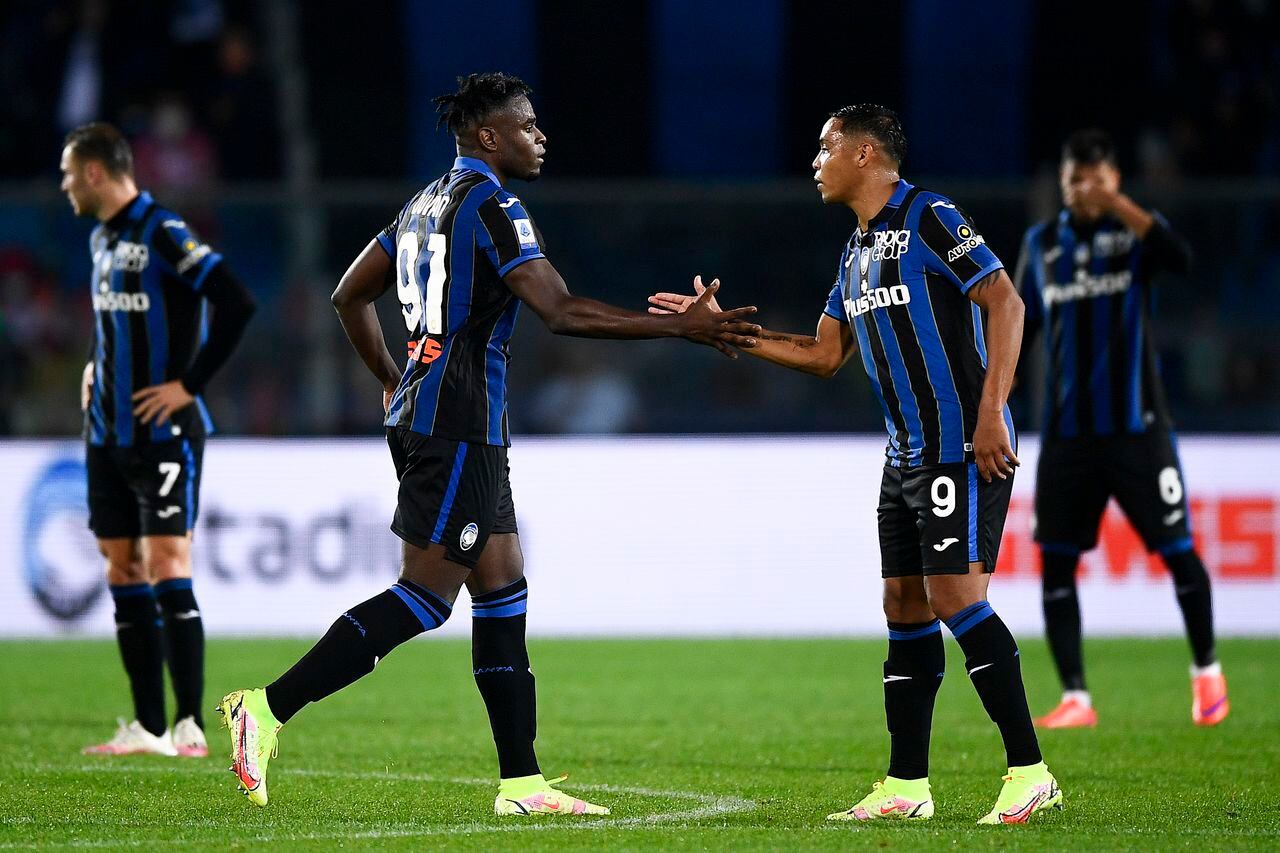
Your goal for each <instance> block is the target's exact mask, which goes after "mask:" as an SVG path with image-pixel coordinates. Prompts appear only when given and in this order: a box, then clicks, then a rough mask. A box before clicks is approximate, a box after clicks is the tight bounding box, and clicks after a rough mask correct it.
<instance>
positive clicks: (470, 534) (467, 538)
mask: <svg viewBox="0 0 1280 853" xmlns="http://www.w3.org/2000/svg"><path fill="white" fill-rule="evenodd" d="M479 535H480V528H479V527H477V526H476V523H475V522H474V521H473V522H471V523H470V524H468V525H467V526H466V527H464V528H462V535H461V536H459V537H458V545H459V547H461V548H462V550H464V551H470V550H471V546H472V545H474V544H476V538H477V537H479Z"/></svg>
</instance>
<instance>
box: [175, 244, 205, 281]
mask: <svg viewBox="0 0 1280 853" xmlns="http://www.w3.org/2000/svg"><path fill="white" fill-rule="evenodd" d="M182 249H183V251H185V252H186V253H187V254H186V256H185V257H184V258H183V259H182V260H180V261H178V265H177V266H176V267H175V269H176V270H177V271H178V275H183V274H184V273H186V271H187V270H189V269H191V268H192V267H194V266H195V265H196V264H198V263H200V261H202V260H204V258H205V256H207V255H208V254H209V253H210V252H212V251H213V250H212V249H210V248H209V246H208V245H207V244H203V243H197V242H196V241H195V240H192V239H189V238H188V239H187V240H186V241H185V242H184V243H183V244H182Z"/></svg>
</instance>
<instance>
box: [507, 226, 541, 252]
mask: <svg viewBox="0 0 1280 853" xmlns="http://www.w3.org/2000/svg"><path fill="white" fill-rule="evenodd" d="M511 225H512V226H513V227H514V228H515V229H516V238H517V239H518V240H519V241H520V247H521V248H531V249H536V248H537V247H538V235H537V234H535V233H534V231H533V223H532V222H530V221H529V220H527V219H513V220H511Z"/></svg>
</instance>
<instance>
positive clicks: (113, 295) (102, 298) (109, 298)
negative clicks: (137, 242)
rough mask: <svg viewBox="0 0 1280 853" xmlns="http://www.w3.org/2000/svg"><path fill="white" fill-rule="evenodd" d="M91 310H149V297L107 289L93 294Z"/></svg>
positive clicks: (144, 294) (142, 294)
mask: <svg viewBox="0 0 1280 853" xmlns="http://www.w3.org/2000/svg"><path fill="white" fill-rule="evenodd" d="M144 248H145V247H144ZM93 310H94V311H149V310H151V297H150V296H149V295H147V294H146V293H117V292H116V291H113V290H108V291H107V292H106V293H95V294H93Z"/></svg>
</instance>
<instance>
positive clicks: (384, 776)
mask: <svg viewBox="0 0 1280 853" xmlns="http://www.w3.org/2000/svg"><path fill="white" fill-rule="evenodd" d="M30 769H31V770H32V771H34V772H37V773H39V772H43V771H46V770H52V769H55V768H52V767H48V766H44V767H36V768H30ZM57 769H59V770H66V769H67V768H57ZM73 772H81V773H128V774H131V775H133V774H138V773H156V774H165V775H183V776H194V775H196V774H195V773H190V772H187V771H181V770H177V769H174V768H170V767H122V766H119V765H114V766H113V765H106V764H104V765H86V766H83V767H79V768H75V769H74V771H73ZM288 774H289V775H291V776H313V777H320V778H330V779H362V780H366V781H368V780H383V781H388V782H444V783H447V784H455V785H484V786H486V787H491V786H492V785H493V780H492V779H473V778H461V777H442V776H431V775H429V774H426V773H392V772H387V771H381V772H380V771H373V772H368V773H361V772H358V771H350V770H305V769H303V770H290V771H288ZM573 787H574V788H578V789H581V790H585V791H603V792H605V793H615V794H635V795H638V796H643V797H669V798H672V799H677V800H692V801H694V802H697V803H698V804H699V805H697V806H696V807H694V808H688V809H680V810H678V811H673V812H658V813H656V814H647V815H637V816H635V817H623V818H611V817H597V818H591V819H587V820H564V819H556V818H551V820H550V821H548V822H534V821H539V820H540V819H538V818H536V817H535V818H534V820H531V821H528V822H525V821H523V820H522V821H519V822H514V823H501V824H496V825H495V824H485V823H469V824H462V825H460V826H440V827H424V828H420V829H417V828H414V829H410V828H405V829H370V830H356V831H344V832H316V833H296V834H276V833H260V834H258V835H241V836H236V837H234V838H233V839H228V838H227V837H226V836H225V835H222V836H219V837H218V838H208V839H193V838H183V839H150V838H149V839H136V840H123V839H120V840H112V841H106V840H102V841H97V840H83V841H81V840H72V841H61V842H43V843H35V842H27V843H23V842H17V843H0V849H3V850H13V849H34V848H38V847H49V846H60V847H74V848H78V849H91V848H95V847H149V846H153V845H159V844H171V845H183V844H193V843H206V842H208V843H211V842H217V841H227V840H234V841H239V842H244V841H250V842H253V841H260V842H271V841H328V840H339V839H348V838H349V839H353V840H356V839H369V840H376V839H379V838H427V837H433V836H448V835H476V834H480V833H485V832H545V831H549V830H557V829H567V830H583V829H603V828H605V827H623V828H630V827H646V826H657V825H660V824H667V823H677V822H680V821H693V820H705V819H706V818H711V817H717V816H720V815H728V814H736V813H738V812H746V811H752V810H754V809H756V808H758V807H759V806H758V804H757V803H756V802H754V801H752V800H747V799H743V798H742V797H733V796H727V795H716V794H699V793H696V792H693V791H667V790H661V789H658V788H639V787H631V786H627V785H601V784H589V783H584V784H575V785H574V786H573ZM208 823H209V822H208V821H207V820H202V821H200V822H199V823H197V824H194V826H198V827H207V826H208ZM187 825H188V826H192V824H187ZM170 826H183V824H170Z"/></svg>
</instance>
